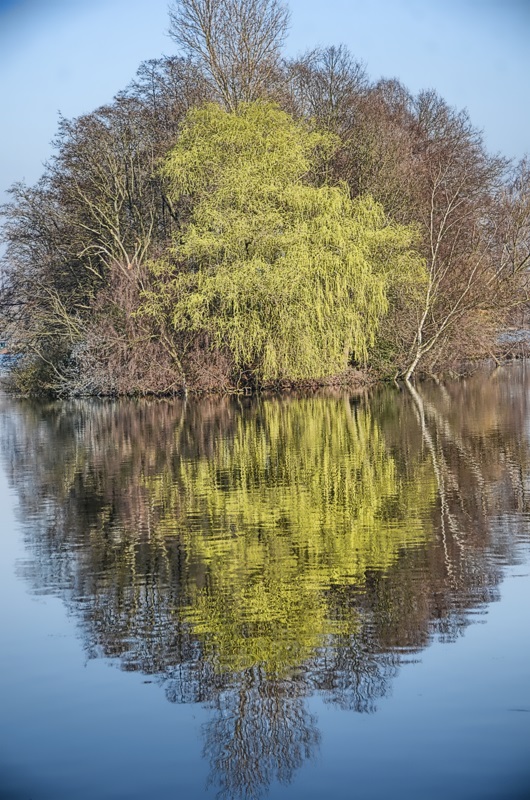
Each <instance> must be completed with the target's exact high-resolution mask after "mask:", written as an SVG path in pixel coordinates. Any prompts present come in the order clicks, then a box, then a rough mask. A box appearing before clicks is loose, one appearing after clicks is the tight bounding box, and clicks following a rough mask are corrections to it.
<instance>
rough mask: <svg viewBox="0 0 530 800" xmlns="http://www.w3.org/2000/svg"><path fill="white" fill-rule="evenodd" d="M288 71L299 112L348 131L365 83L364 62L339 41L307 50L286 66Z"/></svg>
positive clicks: (333, 128) (333, 127)
mask: <svg viewBox="0 0 530 800" xmlns="http://www.w3.org/2000/svg"><path fill="white" fill-rule="evenodd" d="M289 72H290V78H291V87H292V92H293V94H294V97H295V104H296V107H297V111H298V113H300V114H302V115H304V116H307V117H314V118H315V119H317V120H318V122H319V123H321V124H324V125H325V126H326V127H328V128H330V129H331V130H333V131H335V132H336V133H339V134H347V132H348V130H349V128H351V125H352V123H353V121H354V117H355V110H356V105H357V103H358V100H359V98H360V97H361V96H362V95H363V94H364V93H365V92H366V89H367V86H368V79H367V76H366V72H365V69H364V66H363V64H361V63H360V62H359V61H356V60H355V59H354V58H353V56H352V55H351V53H350V52H349V50H348V48H347V47H346V46H345V45H343V44H341V45H339V46H338V47H335V46H334V45H333V46H331V47H317V48H316V49H314V50H310V51H309V52H308V53H306V54H305V55H303V56H302V57H301V58H299V59H297V60H296V61H293V62H292V63H291V64H290V65H289Z"/></svg>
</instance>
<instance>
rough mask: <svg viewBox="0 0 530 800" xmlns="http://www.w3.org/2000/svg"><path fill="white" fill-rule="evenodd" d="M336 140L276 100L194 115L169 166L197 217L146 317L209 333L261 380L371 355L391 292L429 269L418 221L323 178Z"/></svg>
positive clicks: (166, 170) (311, 374) (191, 218)
mask: <svg viewBox="0 0 530 800" xmlns="http://www.w3.org/2000/svg"><path fill="white" fill-rule="evenodd" d="M336 142H337V140H336V139H335V137H334V136H332V135H331V134H329V133H322V132H315V131H311V130H310V129H308V128H307V127H306V126H304V125H303V124H299V123H296V122H295V121H294V120H293V119H292V118H291V117H289V116H288V115H287V114H285V113H284V112H282V111H280V110H279V109H278V108H277V107H276V106H274V105H271V104H267V103H254V104H246V105H241V106H240V107H239V111H238V112H237V113H234V112H230V113H229V112H226V111H224V110H222V109H221V108H220V107H219V106H215V105H210V106H207V107H206V108H204V109H200V110H194V111H192V112H190V113H189V114H188V115H187V117H186V121H185V124H184V126H183V128H182V130H181V134H180V137H179V140H178V143H177V145H176V146H175V148H174V149H173V150H172V151H171V153H170V154H169V156H168V158H167V160H166V162H165V165H164V167H163V174H164V176H165V178H166V181H167V194H168V195H169V197H170V198H171V199H172V200H173V201H174V202H178V203H181V202H182V198H187V202H188V203H189V212H188V221H187V224H186V225H185V226H184V227H183V230H182V233H181V235H180V237H179V238H178V240H176V241H175V243H174V246H173V251H172V258H171V259H165V260H162V261H159V262H157V263H156V264H155V267H154V269H155V272H156V274H157V276H158V279H159V282H158V285H157V286H156V287H155V291H154V292H150V293H149V294H148V295H147V296H146V303H145V307H144V312H145V313H147V314H150V315H153V316H155V317H158V318H160V319H162V318H163V317H164V314H169V315H170V317H171V319H172V322H173V325H174V327H175V330H176V331H177V332H179V333H180V334H182V335H185V334H187V333H190V332H194V333H195V334H196V335H198V334H206V335H207V336H208V338H209V340H210V341H211V342H212V343H214V344H215V346H216V347H217V348H218V349H220V350H226V351H228V352H229V353H230V354H231V357H232V358H233V361H234V363H235V366H236V368H237V370H239V371H240V372H245V371H246V372H248V373H249V374H250V376H251V378H252V379H253V380H257V381H258V382H263V381H265V382H266V381H270V380H277V379H281V378H289V379H300V378H315V377H322V376H326V375H330V374H333V373H337V372H340V371H342V370H344V369H345V368H346V367H347V365H348V364H349V363H350V360H351V359H352V358H353V359H354V360H355V361H357V362H362V363H365V362H366V361H367V359H368V353H369V350H370V347H371V346H373V344H374V342H375V338H376V334H377V331H378V328H379V324H380V321H381V319H382V317H383V316H384V314H385V312H386V311H387V309H388V292H389V290H390V287H391V286H392V285H395V284H398V283H400V282H402V283H407V282H408V281H411V280H421V264H420V261H419V259H418V257H417V256H416V255H415V253H414V250H413V245H414V241H415V232H414V230H413V229H411V228H405V227H403V226H399V225H396V224H394V223H392V222H391V221H389V220H388V219H387V218H386V217H385V214H384V211H383V209H382V207H381V206H379V205H378V204H377V203H375V202H374V201H373V200H372V199H371V198H370V197H364V198H359V199H357V200H353V201H352V200H351V199H350V196H349V193H348V189H347V187H346V186H344V185H337V186H330V185H327V184H325V183H324V184H322V185H314V181H315V179H316V175H317V174H319V170H320V165H321V163H322V161H324V160H325V159H326V158H329V156H330V155H331V154H332V153H333V150H334V148H335V147H336Z"/></svg>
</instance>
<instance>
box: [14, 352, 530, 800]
mask: <svg viewBox="0 0 530 800" xmlns="http://www.w3.org/2000/svg"><path fill="white" fill-rule="evenodd" d="M529 391H530V369H529V368H528V367H527V368H525V366H524V365H515V366H513V367H510V368H504V369H499V370H497V371H495V372H494V373H483V374H477V375H475V376H474V377H472V378H470V379H467V380H465V381H460V382H450V383H444V384H443V385H439V386H437V385H435V384H420V385H419V386H417V387H416V390H415V391H413V392H408V391H405V390H403V391H401V392H399V391H397V390H395V389H390V388H386V389H383V390H380V391H377V392H375V393H374V394H372V395H371V396H369V397H364V398H359V397H355V398H353V397H348V396H342V395H337V396H327V397H311V398H297V399H293V398H283V399H254V398H253V399H250V398H245V399H244V400H243V399H234V398H225V399H218V400H205V401H194V402H191V401H188V402H184V401H171V402H169V401H141V402H131V401H128V402H107V401H101V402H99V401H85V400H79V401H75V402H39V403H37V402H30V401H20V400H13V399H9V398H7V397H2V398H1V399H0V455H1V461H2V466H3V472H2V476H1V478H0V537H1V538H0V547H1V551H0V554H1V558H0V609H1V614H0V642H1V645H0V680H1V683H0V798H1V800H7V798H10V799H11V798H12V800H22V798H24V799H25V800H29V798H31V800H41V799H42V800H63V798H64V799H65V800H118V798H119V799H120V800H136V799H137V800H143V799H144V798H146V799H147V798H153V800H169V799H170V798H171V799H172V800H173V798H175V800H176V799H177V798H189V799H190V800H192V799H193V798H215V797H222V798H226V800H229V798H278V799H279V798H286V799H289V798H362V799H363V800H364V798H374V799H375V798H378V799H379V798H385V799H386V798H392V797H396V798H400V797H406V798H411V799H412V800H415V799H416V798H417V799H418V800H420V798H421V800H430V799H432V800H436V799H437V798H443V799H444V800H446V799H447V798H455V800H472V799H473V798H476V800H483V799H484V800H488V798H489V799H490V800H505V799H507V800H510V798H521V800H522V798H525V797H528V796H530V623H529V608H530V577H529V575H530V404H529V402H528V398H529Z"/></svg>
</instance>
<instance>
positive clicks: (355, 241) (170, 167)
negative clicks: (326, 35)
mask: <svg viewBox="0 0 530 800" xmlns="http://www.w3.org/2000/svg"><path fill="white" fill-rule="evenodd" d="M288 23H289V14H288V11H287V9H286V7H285V6H284V5H283V4H281V3H280V2H278V0H177V2H175V4H174V5H173V7H172V8H171V10H170V33H171V35H172V37H173V39H174V40H175V42H176V43H177V45H178V47H179V52H180V55H178V56H173V57H163V58H161V59H158V60H154V61H148V62H146V63H144V64H142V65H141V67H140V69H139V70H138V73H137V76H136V79H135V80H134V81H133V83H132V84H131V85H130V86H129V87H128V88H127V89H125V90H124V91H123V92H121V93H120V94H119V95H118V96H117V97H116V98H115V99H114V101H113V102H112V103H111V104H109V105H107V106H104V107H102V108H99V109H97V110H96V111H95V112H93V113H92V114H88V115H85V116H82V117H79V118H78V119H74V120H66V119H61V120H60V124H59V130H58V134H57V137H56V140H55V142H54V145H55V148H54V155H53V156H52V158H51V159H50V161H49V162H48V163H47V165H46V168H45V171H44V174H43V176H42V177H41V179H40V180H39V181H38V183H37V184H36V185H35V186H33V187H28V186H26V185H24V184H22V183H20V184H16V185H15V186H13V187H12V188H11V189H10V193H11V198H10V202H9V203H8V204H6V205H5V206H4V207H3V215H4V218H5V222H4V226H3V239H4V241H5V243H6V254H5V256H4V259H3V273H4V274H3V285H2V293H1V297H2V301H1V312H0V313H1V325H2V329H3V332H4V333H5V334H6V335H7V336H8V337H9V342H10V349H11V350H12V351H13V352H15V353H17V354H18V356H19V358H18V360H17V362H16V367H15V368H14V370H13V373H12V381H13V384H14V386H15V387H16V388H17V389H18V390H22V391H26V392H33V391H52V392H57V393H147V392H155V393H172V392H177V391H183V390H211V389H230V388H234V387H242V386H256V385H266V384H274V383H279V382H280V383H281V382H285V381H289V382H292V381H303V380H326V379H327V380H329V379H330V378H331V377H332V376H341V375H343V376H346V375H347V374H348V370H349V371H350V373H351V370H352V368H365V367H370V368H371V370H372V371H373V372H374V373H375V374H378V375H381V376H402V377H404V378H409V377H410V376H411V375H412V373H414V372H415V371H418V370H423V371H428V372H436V371H440V370H443V369H446V368H448V367H450V366H452V365H454V364H456V363H459V362H461V361H463V360H466V359H469V358H480V357H484V356H487V355H492V354H493V355H494V354H495V348H496V342H497V338H498V334H499V331H500V330H502V329H503V328H505V327H506V326H507V325H509V324H513V323H514V322H515V321H516V319H517V318H518V317H517V315H518V314H520V313H522V312H524V309H525V307H526V304H527V301H528V277H527V268H528V264H529V259H530V187H529V169H530V167H529V163H528V161H527V160H526V159H523V160H522V161H521V162H520V163H519V164H512V163H510V162H508V161H507V160H506V159H503V158H501V157H499V156H497V155H491V154H490V153H488V152H487V150H486V148H485V145H484V142H483V139H482V136H481V133H480V132H479V131H478V130H477V129H476V128H474V127H473V125H472V124H471V122H470V120H469V118H468V115H467V113H466V112H465V111H457V110H455V109H454V108H452V107H450V106H449V105H448V104H447V103H446V102H445V101H444V100H443V99H442V98H441V97H439V96H438V95H437V94H436V92H434V91H425V92H421V93H420V94H419V95H417V96H413V95H412V94H411V93H410V92H409V91H408V90H407V89H406V88H405V87H404V86H403V85H402V84H401V83H399V81H397V80H382V81H378V82H376V83H374V82H372V81H370V80H369V78H368V76H367V74H366V72H365V70H364V68H363V66H362V65H361V64H360V63H358V62H357V61H355V59H354V58H353V57H352V55H351V54H350V53H349V52H348V51H347V49H346V48H345V47H344V46H339V47H335V46H332V47H328V48H318V49H316V50H313V51H311V52H309V53H306V54H305V55H303V56H301V57H299V58H297V59H292V60H289V59H286V58H285V57H284V55H283V43H284V40H285V36H286V33H287V28H288ZM519 319H520V317H519ZM339 379H340V378H339Z"/></svg>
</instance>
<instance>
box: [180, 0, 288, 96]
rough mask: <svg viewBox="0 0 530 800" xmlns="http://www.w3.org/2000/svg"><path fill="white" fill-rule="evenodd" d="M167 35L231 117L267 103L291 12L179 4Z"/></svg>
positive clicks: (232, 0) (240, 4)
mask: <svg viewBox="0 0 530 800" xmlns="http://www.w3.org/2000/svg"><path fill="white" fill-rule="evenodd" d="M169 18H170V28H169V31H170V35H171V36H172V38H173V39H174V40H175V41H176V42H177V44H179V45H180V46H181V48H182V50H183V52H184V53H185V54H186V55H187V56H189V57H190V58H191V59H192V61H194V62H195V63H196V64H197V65H198V66H199V67H200V68H201V70H202V71H203V74H204V76H205V77H206V80H207V82H208V84H209V86H210V88H211V89H212V90H213V91H214V93H215V95H216V97H217V99H218V100H219V101H220V102H221V103H223V105H224V106H225V108H227V109H228V110H230V111H234V110H235V109H236V108H237V107H238V105H239V104H240V103H248V102H252V101H253V100H257V99H259V98H262V97H265V96H267V95H268V93H269V89H270V84H271V82H273V80H274V77H275V75H276V73H277V71H278V68H279V65H280V59H281V49H282V45H283V42H284V40H285V36H286V33H287V28H288V25H289V11H288V10H287V8H286V6H284V5H283V3H281V2H278V0H177V2H176V3H175V5H174V6H173V7H172V8H170V11H169Z"/></svg>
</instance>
